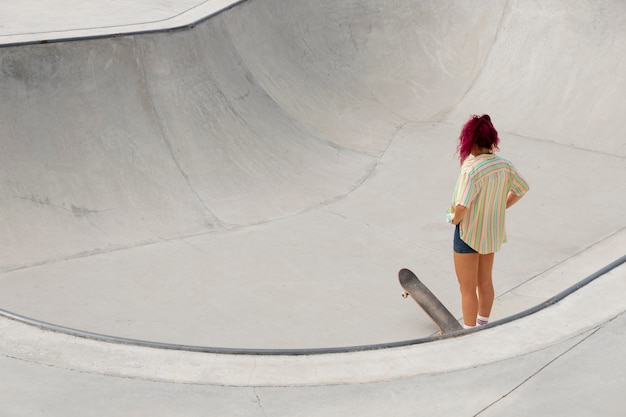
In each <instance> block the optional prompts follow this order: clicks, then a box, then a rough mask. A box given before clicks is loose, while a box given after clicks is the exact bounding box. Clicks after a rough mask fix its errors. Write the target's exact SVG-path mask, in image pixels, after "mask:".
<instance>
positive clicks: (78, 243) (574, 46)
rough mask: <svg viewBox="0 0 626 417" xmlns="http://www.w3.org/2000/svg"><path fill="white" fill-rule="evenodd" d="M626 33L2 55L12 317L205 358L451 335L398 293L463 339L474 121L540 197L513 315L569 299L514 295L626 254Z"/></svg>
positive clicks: (474, 24)
mask: <svg viewBox="0 0 626 417" xmlns="http://www.w3.org/2000/svg"><path fill="white" fill-rule="evenodd" d="M625 9H626V5H625V4H624V3H623V2H620V1H611V2H603V3H602V4H600V5H595V4H589V3H586V2H579V3H577V5H576V7H575V8H574V7H573V6H571V5H563V4H562V3H561V2H542V3H540V4H533V5H532V6H531V5H530V4H529V3H528V2H523V1H508V2H505V1H499V2H471V1H461V2H458V1H455V2H437V3H432V2H416V1H408V0H401V1H395V0H394V1H382V0H377V1H373V0H363V1H358V2H337V1H330V0H324V1H316V2H311V1H305V0H296V1H290V2H283V1H271V0H250V1H246V2H242V3H240V4H237V5H235V6H234V7H232V8H230V9H228V10H225V11H224V12H222V13H218V14H216V15H213V16H211V17H210V18H208V19H206V20H202V21H199V22H189V25H190V28H189V29H185V30H173V31H167V30H164V31H158V32H147V33H143V34H133V35H129V36H117V37H102V38H95V39H89V40H74V41H67V42H53V43H47V44H33V43H29V44H24V45H14V46H6V47H4V48H1V49H0V74H1V77H2V78H1V81H0V94H1V96H2V97H3V100H1V101H0V144H1V145H2V149H3V152H1V153H0V204H1V216H0V241H1V242H2V245H3V248H4V249H3V253H2V256H1V257H0V273H1V274H0V286H2V288H3V290H2V291H1V292H0V308H3V309H6V310H10V311H13V312H15V313H18V314H22V315H25V316H28V317H33V318H36V319H40V320H45V321H48V322H53V323H57V324H60V325H64V326H69V327H74V328H79V329H82V330H87V331H93V332H97V333H105V334H110V335H115V336H121V337H130V338H137V339H147V340H153V341H158V342H169V343H180V344H197V345H205V346H222V347H237V348H239V347H244V348H307V347H326V346H347V345H358V344H370V343H383V342H389V341H397V340H405V339H412V338H416V337H420V336H427V335H430V334H432V333H434V332H435V329H434V326H433V325H432V323H430V322H429V321H428V319H427V318H426V317H425V316H422V313H421V311H418V310H417V309H415V306H413V305H410V304H409V303H403V302H402V300H401V299H400V296H399V295H400V289H399V286H398V285H397V282H396V273H397V271H398V270H399V269H400V268H401V267H409V268H411V269H413V270H414V271H415V272H416V273H417V274H418V275H420V277H422V279H423V280H424V281H425V282H426V283H427V284H428V285H429V286H430V287H431V289H433V291H434V292H435V293H437V294H439V295H440V298H441V299H442V300H443V301H444V303H445V304H446V305H447V306H448V307H449V308H450V309H451V310H452V311H453V313H454V314H456V315H457V316H460V305H459V303H460V301H459V299H458V294H457V288H456V285H457V284H456V281H455V278H454V273H453V269H452V260H451V256H450V250H451V249H450V245H451V243H450V240H451V229H450V228H449V225H447V224H445V221H444V212H445V210H446V208H447V206H448V205H449V197H450V193H451V191H452V187H453V186H454V180H455V177H456V172H457V171H456V170H457V169H458V163H457V162H456V160H455V156H454V152H455V146H456V138H457V136H458V131H459V129H460V125H461V124H462V123H463V122H464V121H465V119H466V118H467V117H468V116H469V115H470V114H474V113H489V114H491V115H492V118H493V120H494V123H495V124H496V127H497V128H498V129H499V131H500V132H501V137H502V141H503V144H502V154H503V155H504V156H505V157H508V158H510V159H512V160H513V161H514V162H515V163H516V165H517V166H518V168H520V170H521V171H522V172H523V173H524V174H525V176H526V177H527V178H528V179H529V182H530V183H531V187H532V192H531V194H529V196H528V198H527V199H525V200H524V202H523V203H522V204H520V206H519V209H518V208H517V207H516V208H515V211H514V212H513V213H512V215H511V217H510V220H509V222H510V233H509V240H510V243H509V244H508V247H507V248H506V249H505V250H504V251H503V253H502V256H501V257H500V258H499V259H502V261H499V263H498V264H497V266H496V268H497V269H498V271H497V274H498V275H499V278H497V280H498V281H497V282H498V284H497V285H498V287H497V291H498V296H499V299H498V301H497V303H499V304H497V306H496V310H495V314H496V316H497V315H499V316H504V315H506V314H510V313H513V312H516V311H519V310H520V309H522V308H524V307H525V306H528V305H530V304H533V303H536V302H538V301H541V300H542V299H545V298H547V297H549V296H551V295H552V291H553V290H555V288H553V287H551V286H548V287H544V288H543V289H542V290H540V291H538V292H537V291H533V292H532V294H530V295H529V294H528V293H524V292H523V291H518V292H517V293H516V292H515V289H518V288H520V287H521V286H523V285H524V284H526V283H529V282H531V281H533V280H535V279H536V278H538V277H541V276H542V274H544V273H545V272H546V271H549V270H550V269H551V268H552V267H553V266H554V265H556V264H559V263H561V262H563V261H564V260H567V259H570V258H572V257H574V256H576V255H578V254H580V253H581V252H583V251H585V250H587V249H589V248H590V247H594V246H596V245H598V244H601V243H603V242H604V243H605V244H606V245H607V246H610V247H611V250H610V251H606V252H604V253H603V254H602V255H601V256H599V257H598V258H596V261H595V262H592V263H589V264H588V265H586V268H587V269H581V270H580V271H579V272H580V275H579V276H568V277H567V279H566V282H561V283H559V285H558V286H557V287H558V288H556V291H558V290H560V289H563V288H565V287H566V286H568V284H569V283H571V282H575V281H576V280H578V279H582V278H584V276H585V273H587V271H588V272H589V273H590V272H592V271H594V270H595V269H598V268H599V267H601V266H603V265H605V264H606V263H608V262H610V261H612V260H614V259H615V258H617V257H618V256H620V255H623V252H624V251H623V246H622V247H621V249H620V246H619V245H621V243H620V242H622V243H623V233H624V232H623V229H624V226H625V225H626V223H625V221H624V220H623V217H621V216H620V214H621V206H622V203H623V202H624V197H623V196H624V195H626V186H625V185H624V184H625V183H624V181H623V180H622V177H623V175H622V174H623V173H624V172H626V159H625V158H626V140H625V139H624V138H625V137H626V127H624V123H623V122H622V120H621V119H622V115H623V113H624V104H623V100H622V97H623V96H624V94H625V93H626V81H625V79H624V77H623V76H622V74H624V73H626V59H625V58H624V57H625V56H626V27H624V24H623V22H622V18H621V16H623V15H624V13H625V12H626V10H625ZM191 26H193V27H191ZM559 236H561V237H562V238H558V237H559ZM608 241H610V242H618V243H617V246H616V245H615V243H612V244H610V245H609V244H608V243H606V242H608Z"/></svg>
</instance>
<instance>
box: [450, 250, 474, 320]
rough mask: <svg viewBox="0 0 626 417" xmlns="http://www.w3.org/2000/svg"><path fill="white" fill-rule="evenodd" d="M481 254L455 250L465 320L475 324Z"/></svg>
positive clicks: (455, 264) (456, 269) (455, 265)
mask: <svg viewBox="0 0 626 417" xmlns="http://www.w3.org/2000/svg"><path fill="white" fill-rule="evenodd" d="M479 260H480V255H479V254H477V253H457V252H454V269H455V271H456V277H457V279H458V280H459V286H460V289H461V306H462V309H463V322H464V323H465V325H466V326H475V325H476V317H477V316H478V294H477V293H476V288H477V287H478V270H479Z"/></svg>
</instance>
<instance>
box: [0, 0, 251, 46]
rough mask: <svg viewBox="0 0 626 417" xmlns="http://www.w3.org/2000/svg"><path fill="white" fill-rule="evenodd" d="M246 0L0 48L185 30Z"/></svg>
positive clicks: (218, 1) (39, 36)
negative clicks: (163, 17)
mask: <svg viewBox="0 0 626 417" xmlns="http://www.w3.org/2000/svg"><path fill="white" fill-rule="evenodd" d="M245 1H247V0H206V1H204V2H201V3H200V4H197V5H196V6H194V7H191V8H189V9H187V10H185V11H183V12H181V13H178V14H175V15H172V16H170V17H169V18H167V19H158V20H150V16H143V19H145V20H144V21H139V22H136V23H129V24H123V25H118V26H102V27H89V28H84V29H68V30H60V31H54V32H32V33H28V32H26V33H16V34H6V35H2V36H0V47H7V46H17V45H25V44H35V43H52V42H67V41H75V40H86V39H94V38H104V37H112V36H128V35H137V34H143V33H150V32H161V31H168V30H179V29H188V28H192V27H193V26H195V25H197V24H199V23H201V22H202V21H204V20H206V19H209V18H211V17H213V16H215V15H216V14H218V13H221V12H223V11H225V10H228V9H230V8H232V7H235V6H236V5H238V4H239V3H243V2H245Z"/></svg>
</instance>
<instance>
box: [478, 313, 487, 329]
mask: <svg viewBox="0 0 626 417" xmlns="http://www.w3.org/2000/svg"><path fill="white" fill-rule="evenodd" d="M487 323H489V317H483V316H481V315H480V314H479V315H478V317H477V318H476V326H484V325H485V324H487Z"/></svg>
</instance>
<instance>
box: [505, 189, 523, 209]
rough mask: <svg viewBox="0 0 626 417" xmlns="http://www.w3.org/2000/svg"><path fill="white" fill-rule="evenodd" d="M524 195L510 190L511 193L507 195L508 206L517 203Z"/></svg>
mask: <svg viewBox="0 0 626 417" xmlns="http://www.w3.org/2000/svg"><path fill="white" fill-rule="evenodd" d="M522 197H523V196H521V195H517V194H515V193H512V192H509V195H507V196H506V208H509V207H511V206H512V205H513V204H515V203H517V202H518V201H520V200H521V199H522Z"/></svg>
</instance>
